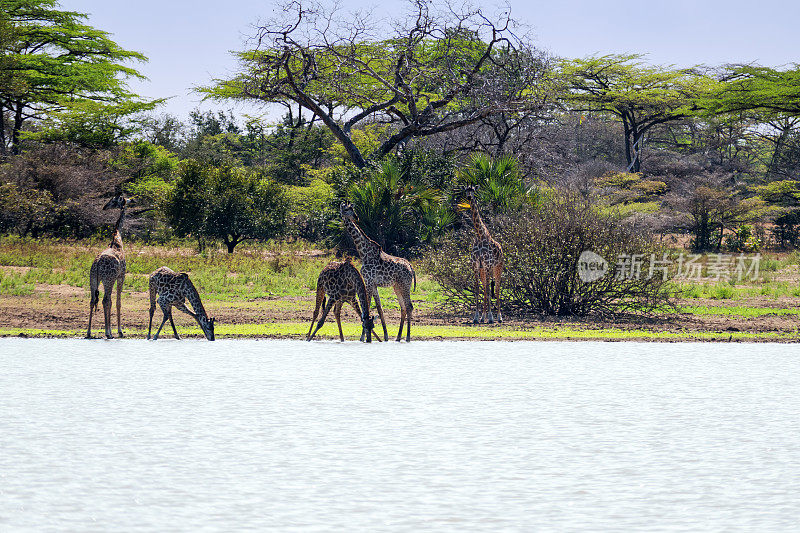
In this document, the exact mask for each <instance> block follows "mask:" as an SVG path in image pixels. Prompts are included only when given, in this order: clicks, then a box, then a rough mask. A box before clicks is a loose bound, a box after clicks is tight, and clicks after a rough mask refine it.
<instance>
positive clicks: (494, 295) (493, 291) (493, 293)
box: [492, 278, 497, 298]
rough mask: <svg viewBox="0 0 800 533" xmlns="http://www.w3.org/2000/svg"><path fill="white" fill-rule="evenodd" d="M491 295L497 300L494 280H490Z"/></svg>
mask: <svg viewBox="0 0 800 533" xmlns="http://www.w3.org/2000/svg"><path fill="white" fill-rule="evenodd" d="M492 295H493V297H494V298H497V292H496V291H495V290H494V278H492Z"/></svg>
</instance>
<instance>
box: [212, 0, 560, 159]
mask: <svg viewBox="0 0 800 533" xmlns="http://www.w3.org/2000/svg"><path fill="white" fill-rule="evenodd" d="M410 6H411V10H410V14H409V16H408V17H407V18H405V19H404V20H397V21H394V22H393V24H392V25H391V28H387V27H385V25H381V24H380V23H379V22H376V21H374V20H372V19H371V18H370V17H368V16H362V15H360V14H358V13H355V14H353V13H351V14H347V15H346V16H344V17H342V16H340V13H339V12H338V11H336V10H335V9H334V10H327V9H325V8H323V7H321V6H320V5H316V4H315V5H309V4H302V3H300V2H299V1H289V3H288V4H285V5H284V12H285V13H286V15H287V17H286V18H285V19H284V20H278V21H273V22H271V23H270V24H267V25H265V26H262V27H260V28H259V29H258V33H257V35H256V36H255V42H256V47H255V48H254V49H252V50H248V51H245V52H241V53H239V54H238V58H239V60H240V62H241V71H240V73H239V74H238V75H237V76H235V77H234V78H232V79H229V80H216V83H215V84H214V85H213V86H212V87H206V88H204V89H201V91H203V92H205V93H206V94H207V95H208V96H210V97H212V98H219V99H225V98H233V99H242V100H258V101H261V102H265V103H281V104H283V105H291V104H295V105H299V106H300V107H302V108H303V109H305V110H307V111H310V113H311V114H312V120H314V119H319V120H320V121H321V122H322V123H323V124H324V125H325V126H326V127H327V128H328V129H330V131H331V133H332V134H333V135H334V137H335V138H336V139H337V140H338V141H339V142H340V143H341V144H342V145H343V146H344V148H345V150H346V151H347V154H348V156H349V158H350V160H351V162H352V163H353V164H354V165H356V166H357V167H360V168H363V167H364V166H366V164H367V160H368V159H379V158H381V157H383V156H385V155H386V154H388V153H389V152H391V151H392V150H393V149H394V148H396V147H398V146H400V145H402V144H403V143H405V142H407V141H408V140H410V139H412V138H418V137H426V136H430V135H434V134H437V133H444V132H448V131H453V130H456V129H458V128H461V127H464V126H467V125H470V124H474V123H476V122H478V121H480V120H482V119H484V118H485V117H487V116H490V115H492V114H496V113H501V112H514V111H521V110H524V109H527V108H530V107H531V106H532V105H538V101H537V100H538V99H537V98H532V95H534V94H535V89H536V87H537V86H538V84H539V81H540V78H541V76H542V73H543V71H544V68H543V66H544V64H545V61H544V56H542V55H541V54H540V53H539V52H537V51H535V50H534V49H533V48H532V46H530V45H529V44H528V43H527V41H526V40H524V39H521V38H519V37H518V36H517V35H516V34H515V33H514V31H513V26H514V23H513V21H512V19H511V18H510V16H509V14H508V13H505V14H504V15H503V16H501V17H500V20H499V21H496V22H495V21H492V20H491V19H490V18H489V17H488V16H487V15H485V14H484V13H483V12H482V11H481V10H479V9H475V10H460V11H459V10H456V9H455V8H452V6H443V7H444V9H441V10H438V12H434V11H436V8H437V7H438V6H434V5H432V4H429V2H428V0H411V2H410ZM379 35H380V36H387V37H385V38H378V37H377V36H379ZM376 121H378V122H384V123H390V124H391V125H392V128H393V129H391V130H390V135H389V137H388V138H386V139H385V140H383V141H382V143H381V144H380V145H379V147H378V148H377V150H375V152H374V153H372V154H364V153H362V152H361V150H360V149H359V148H358V147H357V146H356V144H355V143H354V142H353V138H352V131H353V128H354V127H356V126H357V125H360V124H365V123H368V122H376Z"/></svg>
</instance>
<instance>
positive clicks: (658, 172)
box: [0, 0, 800, 333]
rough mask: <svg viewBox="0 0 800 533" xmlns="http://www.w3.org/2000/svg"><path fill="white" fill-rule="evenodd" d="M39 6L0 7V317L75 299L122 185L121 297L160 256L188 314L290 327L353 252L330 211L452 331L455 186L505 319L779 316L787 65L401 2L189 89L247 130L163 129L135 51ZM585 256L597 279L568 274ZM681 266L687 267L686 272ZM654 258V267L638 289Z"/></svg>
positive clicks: (306, 27)
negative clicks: (394, 14) (691, 261)
mask: <svg viewBox="0 0 800 533" xmlns="http://www.w3.org/2000/svg"><path fill="white" fill-rule="evenodd" d="M61 4H63V6H62V5H59V3H57V2H55V1H54V0H0V30H2V31H0V35H2V37H1V38H0V234H2V235H4V237H3V238H2V241H0V242H2V245H1V246H0V275H1V276H2V278H0V295H2V298H5V299H10V300H8V301H9V302H10V301H12V300H13V301H16V300H14V299H15V298H25V297H34V296H36V297H37V298H38V297H41V298H45V299H47V298H51V296H42V295H43V294H50V293H51V292H52V291H50V289H48V288H47V287H71V288H74V289H75V290H77V289H78V288H80V287H83V286H84V285H85V284H86V272H87V269H88V266H89V265H90V264H91V261H92V259H93V257H94V255H95V254H96V253H97V251H98V250H99V249H100V248H101V247H103V246H104V245H105V244H106V242H105V241H107V239H108V237H107V235H108V227H109V223H110V221H111V219H110V218H108V213H105V214H104V213H103V212H102V211H101V209H100V208H101V206H102V205H103V203H104V200H103V199H105V198H107V197H109V196H111V195H112V194H114V193H119V192H122V193H125V194H126V195H128V196H129V197H133V198H134V199H135V201H136V204H137V207H138V209H136V210H135V211H134V212H133V213H132V215H134V216H132V217H130V220H129V223H128V225H127V226H126V228H125V231H124V233H125V239H126V245H128V246H129V249H130V250H131V251H130V252H129V253H130V254H132V255H131V256H130V257H129V266H128V271H129V273H130V275H129V277H128V279H127V280H126V291H129V294H131V295H137V294H139V293H141V292H143V291H144V287H145V285H146V279H145V277H144V276H145V275H146V274H147V273H149V272H150V271H152V270H154V269H155V268H157V267H159V266H162V265H168V266H170V267H171V268H173V269H176V270H184V271H190V272H192V276H193V280H194V281H195V283H196V284H197V285H198V286H199V287H202V291H203V293H204V299H209V300H210V301H212V302H219V303H220V304H221V303H222V302H226V303H228V304H230V305H231V306H233V307H234V308H247V309H250V307H248V306H249V303H253V302H260V303H259V305H260V306H261V307H258V306H255V307H252V309H253V311H252V312H253V313H262V315H263V317H272V313H273V307H271V306H274V307H275V308H276V309H277V308H281V306H283V308H285V309H287V310H289V311H286V312H287V313H290V312H291V313H295V316H294V318H293V320H295V321H296V319H297V316H296V314H297V313H302V312H304V311H302V309H304V308H305V307H304V306H305V305H306V303H307V302H306V301H305V298H307V297H309V295H310V294H311V292H312V291H313V288H314V284H315V281H316V275H317V274H318V272H319V270H320V269H321V267H322V266H323V265H324V264H325V262H326V261H329V260H330V259H331V258H332V257H333V256H334V255H342V254H349V255H355V251H354V249H353V247H352V242H351V241H350V240H349V237H348V236H347V234H346V233H345V232H343V231H342V227H341V222H340V220H339V216H338V206H339V204H340V203H341V202H342V201H349V202H351V203H352V204H353V206H354V210H355V211H356V213H357V215H358V218H359V220H360V222H361V225H362V228H363V229H364V231H365V232H366V233H367V234H368V235H369V236H370V237H372V238H373V239H374V240H376V241H377V242H379V243H380V244H381V245H382V246H383V247H384V249H385V250H386V251H387V252H389V253H392V254H395V255H399V256H402V257H408V258H411V259H412V260H413V261H414V263H415V265H419V267H418V269H419V270H420V272H421V273H422V276H421V283H420V291H419V292H418V293H416V294H415V295H414V299H415V306H416V305H417V303H416V302H417V301H419V302H420V303H421V305H422V306H423V310H422V315H423V316H425V313H428V315H427V316H428V319H429V320H430V321H435V320H438V319H437V318H436V317H437V316H441V317H444V318H445V319H447V320H451V321H452V320H454V319H455V318H454V317H457V316H460V314H463V313H465V311H466V310H467V309H468V308H469V306H470V305H472V302H474V293H473V291H474V289H473V286H472V278H471V276H472V272H471V267H470V265H469V260H468V255H469V254H468V250H469V246H470V244H469V243H470V239H471V231H472V229H471V228H472V225H471V221H470V220H469V217H468V216H467V214H466V212H465V211H464V210H463V208H459V203H460V202H461V201H462V197H461V192H462V191H463V188H464V187H465V186H468V185H474V186H477V188H478V191H479V192H478V196H477V197H478V200H479V203H480V208H481V210H482V213H483V215H484V218H485V220H486V222H487V224H488V226H489V227H490V229H491V230H492V232H493V234H494V237H495V238H496V239H497V240H498V241H499V242H500V243H501V244H502V245H503V249H504V252H505V254H506V274H505V278H504V280H505V281H504V284H503V286H502V287H501V290H502V291H503V292H502V294H503V297H504V299H505V300H506V302H508V304H509V305H510V309H511V310H513V311H512V312H513V313H516V315H518V316H520V317H527V318H525V320H534V321H535V320H541V319H542V317H544V316H554V317H559V318H556V319H553V320H561V319H562V318H564V317H577V318H575V320H579V321H581V324H584V323H585V322H583V321H587V320H588V321H592V320H594V321H596V323H597V324H605V325H607V326H609V327H612V326H611V325H613V324H614V323H615V322H614V321H616V320H627V318H625V317H628V316H635V317H637V318H636V320H640V321H642V323H643V324H649V323H650V322H648V321H653V320H655V321H658V320H663V319H664V317H665V316H685V313H688V314H689V316H691V320H699V321H700V323H703V324H706V326H708V327H712V326H714V327H716V326H715V325H716V322H713V320H712V322H710V323H708V322H703V320H705V319H703V318H702V317H725V318H726V319H729V320H736V318H735V317H740V318H742V319H745V318H753V317H769V318H770V319H776V320H777V319H778V318H780V317H783V318H780V320H789V319H793V318H794V316H793V315H792V314H791V313H790V312H789V311H790V310H791V309H793V308H794V306H795V305H796V303H797V302H798V301H800V300H796V299H797V298H800V290H798V289H797V283H796V282H797V279H796V276H795V274H794V272H795V270H796V267H797V256H796V254H794V252H793V250H794V249H795V247H796V246H797V245H798V243H800V89H798V87H800V84H798V80H799V79H800V67H798V65H793V66H787V67H782V68H779V69H773V68H767V67H761V66H757V65H751V64H749V65H738V64H730V65H697V66H692V67H690V68H679V67H674V66H664V65H653V64H651V63H649V62H648V61H647V58H646V57H644V56H641V55H637V54H635V53H630V54H615V55H598V56H593V57H587V58H564V57H558V56H556V55H553V54H550V53H546V52H544V51H543V50H540V49H538V48H537V47H536V46H534V45H533V39H532V37H530V36H528V35H526V34H525V33H524V32H522V31H519V29H518V28H519V26H518V25H517V24H516V21H514V20H513V19H512V18H510V15H509V14H508V13H506V14H504V15H501V16H500V17H499V18H497V17H495V18H493V17H491V16H489V15H488V13H483V12H480V11H460V10H459V9H457V8H456V7H455V5H453V6H449V7H452V8H453V9H438V8H439V7H442V6H441V5H439V4H436V3H433V2H426V1H422V2H411V3H410V4H409V16H408V17H405V18H398V19H397V20H394V21H392V24H390V25H389V26H381V24H385V22H381V21H377V20H371V19H370V18H369V17H366V18H365V17H349V16H347V14H345V13H342V12H338V11H336V10H329V9H327V8H324V7H322V6H319V5H311V4H306V5H301V3H297V2H293V3H289V4H287V5H286V9H285V10H283V11H282V13H283V16H284V17H285V18H284V19H283V20H272V21H267V22H266V23H264V24H261V25H260V26H258V27H257V29H256V30H255V31H256V35H255V37H256V39H253V40H252V41H250V42H251V43H258V44H257V46H255V47H254V48H251V49H247V50H243V51H240V52H238V53H237V58H238V59H239V61H240V66H239V70H238V71H237V72H235V73H234V74H233V75H231V76H229V77H227V78H220V79H215V80H211V81H209V80H198V84H200V85H203V87H202V88H201V89H199V90H200V92H201V93H203V94H204V95H205V96H206V97H207V98H208V100H209V101H215V102H219V103H220V105H222V106H226V105H229V103H232V102H235V101H247V102H251V103H253V102H255V103H260V104H263V105H264V106H265V110H267V111H269V113H265V115H264V116H263V117H259V116H236V115H235V114H233V113H232V112H230V111H228V112H223V111H220V112H200V111H195V112H192V113H191V114H190V116H189V117H188V118H182V117H175V116H170V115H166V114H162V113H159V112H158V105H159V103H160V101H159V100H147V99H143V98H141V97H139V96H137V95H135V94H132V93H131V92H130V91H129V90H128V87H127V84H126V80H127V79H129V78H131V77H140V76H141V75H140V73H139V72H138V71H137V70H135V69H134V68H133V67H132V66H131V64H132V63H133V64H135V63H136V62H141V61H145V60H146V58H145V57H144V56H142V55H141V54H139V53H137V52H135V51H128V50H125V49H124V48H123V47H121V46H120V45H118V44H117V43H115V42H114V41H113V40H111V38H110V36H109V35H108V34H106V33H104V32H103V31H102V30H99V29H95V28H91V27H89V26H87V25H85V19H86V17H85V16H84V15H81V14H79V13H74V12H71V11H69V10H68V9H69V2H68V1H67V0H64V1H63V2H61ZM321 20H326V21H329V22H330V23H329V24H325V25H320V24H318V23H319V21H321ZM319 28H325V29H319ZM376 35H382V36H384V37H381V38H376V37H374V36H376ZM276 110H279V112H278V115H281V118H280V119H277V120H276V119H274V118H272V119H269V118H264V117H266V116H273V117H274V116H276V114H275V111H276ZM220 246H224V249H223V251H222V252H220V248H219V247H220ZM584 251H591V252H593V253H594V254H596V255H597V256H598V257H600V259H603V260H606V261H607V264H606V265H605V268H607V270H608V275H607V276H605V277H603V278H602V279H597V280H590V281H586V280H585V279H581V278H580V276H578V272H579V266H580V265H579V260H580V257H581V253H582V252H584ZM691 254H704V255H700V256H698V257H701V259H700V261H699V263H702V264H703V265H704V266H703V267H702V268H701V270H700V271H699V272H696V274H697V275H694V274H693V275H692V276H688V277H687V276H686V272H681V271H680V269H681V268H682V267H683V256H684V255H686V256H687V257H688V256H689V255H691ZM708 254H714V255H708ZM741 254H745V255H746V256H747V257H748V258H752V257H756V254H761V255H759V256H757V257H758V258H759V260H760V261H761V262H760V270H758V272H757V274H758V275H757V276H755V277H757V278H758V279H746V280H743V279H742V274H747V275H748V276H750V277H754V276H753V274H755V273H754V272H753V270H752V265H748V269H747V270H744V271H743V268H744V267H743V266H742V265H743V263H742V261H744V259H742V258H743V257H744V256H743V255H741ZM719 257H724V258H726V259H725V260H724V261H722V260H720V259H719ZM636 258H639V259H640V260H641V264H637V263H636V260H637V259H636ZM677 258H680V259H679V260H678V259H677ZM737 258H738V259H737ZM626 261H627V263H626ZM678 261H680V262H678ZM737 261H738V262H737ZM656 262H658V265H659V268H661V267H664V265H666V264H667V263H668V264H669V268H670V269H672V270H669V271H667V270H668V269H665V270H663V275H660V276H659V275H656V276H654V275H653V270H652V265H653V264H656ZM723 262H724V263H725V264H724V265H723V264H722V263H723ZM695 264H698V263H697V262H696V263H695ZM648 266H650V267H651V268H650V269H649V270H648ZM723 267H724V268H723ZM709 269H711V270H709ZM661 272H662V271H657V273H661ZM681 274H683V277H681V276H680V275H681ZM689 278H691V279H690V281H687V279H689ZM59 290H60V289H59ZM64 290H66V291H67V292H69V290H71V289H64ZM56 293H58V290H56ZM70 294H72V295H73V296H74V297H76V298H77V297H78V293H77V292H74V291H73V292H72V293H70ZM387 296H388V294H387ZM56 300H57V298H56ZM383 300H384V302H387V301H393V298H391V297H387V298H384V299H383ZM4 301H5V300H4ZM278 302H279V303H278ZM297 302H302V303H303V305H300V304H298V303H297ZM692 302H695V303H694V304H693V303H692ZM717 302H723V303H724V305H717ZM18 303H21V301H20V302H18ZM74 303H75V302H72V303H70V304H69V306H70V309H72V307H73V304H74ZM734 303H736V305H733V304H734ZM245 304H248V305H245ZM729 304H730V305H729ZM8 305H9V306H10V307H7V309H11V308H13V305H11V304H8ZM14 305H17V304H14ZM237 306H238V307H237ZM426 306H428V307H426ZM283 308H282V309H283ZM75 309H77V307H75ZM219 309H220V310H221V308H219ZM771 309H775V311H774V312H773V311H771ZM681 310H682V311H681ZM75 312H77V311H75ZM249 312H250V311H248V313H249ZM275 312H278V311H275ZM280 312H283V311H280ZM681 312H683V313H684V314H683V315H681V314H680V313H681ZM675 313H678V315H676V314H675ZM54 314H56V315H58V316H60V312H55V313H54ZM83 314H84V310H81V311H80V312H79V314H78V317H80V318H81V319H82V318H83ZM257 316H259V315H247V317H246V320H245V319H244V318H242V320H243V322H242V324H245V323H248V324H252V323H256V322H257V320H256V317H257ZM530 317H538V318H530ZM272 318H275V317H272ZM76 319H77V317H76ZM276 319H279V320H283V321H285V322H286V323H287V324H288V323H289V322H290V320H289V319H290V317H289V316H288V315H281V314H280V313H279V315H277V318H276ZM570 319H572V318H570ZM14 320H17V319H14ZM548 320H549V319H548ZM714 320H716V319H714ZM609 321H611V322H609ZM18 322H19V324H18V325H23V324H29V323H28V322H25V321H24V320H22V319H21V318H19V320H18ZM70 323H71V322H70ZM233 324H235V322H234V323H233ZM709 324H711V325H709ZM776 324H777V322H776ZM787 324H788V322H786V323H785V324H784V323H783V322H781V325H780V326H776V327H778V328H779V329H780V331H788V330H787V329H786V328H788V325H787ZM441 325H442V327H443V324H441ZM740 325H745V324H739V322H736V324H734V325H733V326H730V327H734V328H736V329H741V328H740V327H739V326H740ZM0 326H9V327H10V326H11V324H10V323H4V324H0ZM29 326H30V327H32V324H29V325H28V326H21V327H29ZM431 327H433V324H431ZM514 327H520V328H522V327H524V325H520V324H515V325H511V326H509V331H512V330H513V328H514ZM531 327H533V326H531ZM668 327H672V326H668ZM676 327H677V326H676ZM703 327H705V326H703ZM700 329H702V328H700ZM700 329H698V331H699V330H700ZM742 331H745V330H742ZM732 333H735V332H732Z"/></svg>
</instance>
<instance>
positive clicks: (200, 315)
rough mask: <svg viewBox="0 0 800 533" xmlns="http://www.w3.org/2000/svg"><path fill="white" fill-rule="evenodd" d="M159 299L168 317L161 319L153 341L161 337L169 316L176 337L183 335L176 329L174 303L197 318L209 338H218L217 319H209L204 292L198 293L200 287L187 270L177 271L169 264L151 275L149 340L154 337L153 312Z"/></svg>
mask: <svg viewBox="0 0 800 533" xmlns="http://www.w3.org/2000/svg"><path fill="white" fill-rule="evenodd" d="M186 300H189V303H190V304H191V305H192V308H193V309H194V312H192V311H190V310H189V309H188V308H187V307H186V304H185V301H186ZM156 301H158V305H159V306H160V307H161V312H162V313H163V314H164V318H163V320H161V325H160V326H159V327H158V331H156V334H155V337H153V340H157V339H158V335H159V334H160V333H161V328H163V327H164V322H166V321H167V319H168V318H169V323H170V325H171V326H172V333H173V334H174V336H175V338H176V339H180V338H181V337H180V335H178V330H176V329H175V322H174V321H173V320H172V307H173V306H174V307H176V308H178V309H179V310H180V311H183V312H184V313H186V314H187V315H189V316H191V317H192V318H194V319H195V320H197V323H198V324H199V325H200V328H201V329H202V330H203V334H204V335H205V336H206V338H207V339H208V340H210V341H213V340H214V319H213V318H208V315H207V314H206V310H205V308H204V307H203V302H201V301H200V295H199V294H198V293H197V289H196V288H195V286H194V283H192V280H190V279H189V275H188V274H187V273H185V272H181V273H177V272H175V271H173V270H171V269H169V268H167V267H161V268H158V269H156V270H155V271H153V273H152V274H150V325H149V326H148V328H147V338H148V339H150V332H151V331H152V329H153V313H155V310H156Z"/></svg>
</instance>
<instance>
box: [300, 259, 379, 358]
mask: <svg viewBox="0 0 800 533" xmlns="http://www.w3.org/2000/svg"><path fill="white" fill-rule="evenodd" d="M367 294H368V293H367V287H366V285H364V278H362V277H361V274H360V273H359V272H358V269H357V268H356V267H354V266H353V264H352V263H350V259H349V258H348V259H347V260H345V261H344V262H343V263H339V262H337V261H334V262H332V263H330V264H328V265H327V266H326V267H325V268H323V269H322V272H320V274H319V278H318V279H317V304H316V307H314V316H313V317H312V318H311V327H309V328H308V334H307V335H306V340H308V341H310V340H311V339H313V338H314V335H316V334H317V331H319V328H321V327H322V325H323V324H324V323H325V317H327V316H328V313H329V312H330V310H331V307H333V314H334V316H335V317H336V325H338V326H339V340H341V341H342V342H344V334H343V333H342V320H341V313H342V305H344V304H345V303H350V305H352V306H353V309H355V310H356V313H358V315H359V316H360V317H361V339H360V340H361V342H364V337H365V336H366V339H367V342H372V335H375V338H376V339H378V340H379V341H380V340H381V339H380V337H378V335H377V334H376V333H375V331H374V328H375V322H374V320H373V318H372V317H371V316H369V298H368V297H367ZM326 295H327V297H328V298H329V300H328V302H327V303H325V297H326ZM359 301H360V302H361V306H360V307H359ZM321 307H322V308H324V309H323V310H322V316H321V317H320V319H319V324H317V329H315V330H314V332H313V333H312V332H311V329H312V328H313V327H314V322H315V321H316V320H317V314H318V313H319V310H320V308H321ZM362 310H363V312H362Z"/></svg>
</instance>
